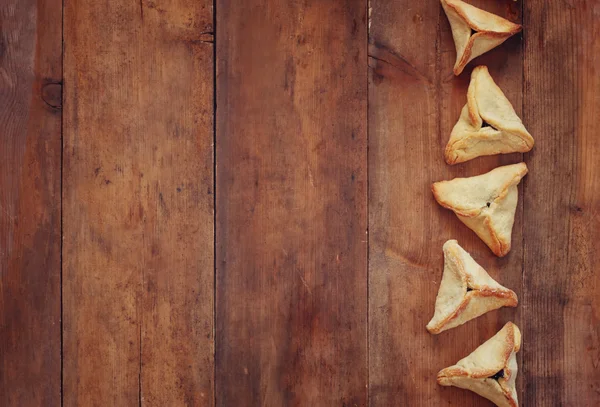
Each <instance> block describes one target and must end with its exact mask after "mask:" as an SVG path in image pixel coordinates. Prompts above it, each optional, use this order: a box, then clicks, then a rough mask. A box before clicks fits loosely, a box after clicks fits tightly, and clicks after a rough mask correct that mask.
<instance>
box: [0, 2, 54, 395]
mask: <svg viewBox="0 0 600 407" xmlns="http://www.w3.org/2000/svg"><path fill="white" fill-rule="evenodd" d="M61 14H62V10H61V2H60V1H55V0H40V1H31V0H7V1H3V2H0V360H1V362H0V405H2V406H59V405H60V154H61V151H60V149H61V142H60V138H61V135H60V132H61V130H60V129H61V112H60V109H61V101H60V99H61V81H62V69H61V67H62V63H61V60H62V58H61V54H62V50H61Z"/></svg>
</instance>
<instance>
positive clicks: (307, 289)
mask: <svg viewBox="0 0 600 407" xmlns="http://www.w3.org/2000/svg"><path fill="white" fill-rule="evenodd" d="M296 273H297V274H298V277H300V281H302V284H304V287H306V291H308V293H309V294H310V295H312V291H311V290H310V287H309V286H308V284H307V283H306V280H305V279H304V277H303V276H302V273H301V272H300V270H298V269H296Z"/></svg>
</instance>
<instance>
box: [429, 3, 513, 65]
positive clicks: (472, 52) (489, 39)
mask: <svg viewBox="0 0 600 407" xmlns="http://www.w3.org/2000/svg"><path fill="white" fill-rule="evenodd" d="M440 1H441V3H442V7H443V8H444V11H445V12H446V16H448V21H450V27H451V28H452V37H453V38H454V45H455V46H456V63H455V64H454V74H455V75H460V73H461V72H462V71H463V69H464V68H465V65H467V64H468V63H469V62H470V61H471V60H472V59H474V58H476V57H478V56H479V55H481V54H484V53H486V52H488V51H489V50H491V49H492V48H495V47H497V46H498V45H500V44H502V43H503V42H504V41H506V40H507V39H508V38H509V37H511V36H513V35H514V34H516V33H518V32H519V31H521V28H522V27H521V26H520V25H519V24H515V23H512V22H510V21H508V20H506V19H504V18H502V17H500V16H497V15H495V14H492V13H489V12H487V11H484V10H481V9H479V8H477V7H474V6H472V5H470V4H467V3H465V2H463V1H460V0H440Z"/></svg>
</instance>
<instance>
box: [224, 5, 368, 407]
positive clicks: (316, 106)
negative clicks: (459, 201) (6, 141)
mask: <svg viewBox="0 0 600 407" xmlns="http://www.w3.org/2000/svg"><path fill="white" fill-rule="evenodd" d="M366 13H367V7H366V2H365V1H364V0H348V1H344V2H336V1H307V2H289V1H284V0H275V1H267V0H262V1H256V2H248V1H242V0H219V1H217V17H218V22H217V78H218V79H217V143H216V148H217V159H216V161H217V189H216V191H217V205H216V207H217V209H216V215H217V218H216V219H217V220H216V230H217V235H216V239H217V247H216V256H217V297H216V301H217V307H216V312H217V318H216V324H217V331H216V356H215V357H216V364H217V366H216V394H217V402H216V404H217V405H219V406H256V405H266V406H309V405H323V406H325V405H338V406H341V405H346V406H355V405H356V406H362V405H365V404H366V401H367V389H366V385H367V343H366V317H367V313H366V311H367V298H366V295H367V289H366V283H367V271H366V268H367V264H366V255H367V236H366V227H367V218H366V216H367V195H366V192H367V191H366V181H367V169H366V158H367V157H366V110H367V109H366V108H367V104H366V102H367V100H366V99H367V95H366V87H367V82H366V74H367V72H366V51H367V50H366V41H365V38H366V24H367V22H366V20H367V15H366Z"/></svg>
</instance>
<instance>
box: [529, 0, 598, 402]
mask: <svg viewBox="0 0 600 407" xmlns="http://www.w3.org/2000/svg"><path fill="white" fill-rule="evenodd" d="M525 26H526V27H527V28H528V31H527V32H526V34H525V39H526V41H525V49H524V58H525V70H524V78H525V83H524V85H525V86H524V102H525V103H524V107H525V108H524V120H525V123H526V124H528V125H529V129H530V131H531V132H532V133H533V135H534V137H537V146H536V148H535V149H534V150H532V152H531V153H529V154H528V156H529V157H527V161H528V163H529V167H530V171H531V174H530V176H529V178H528V179H527V180H526V181H525V185H524V186H525V203H524V218H525V222H526V223H525V228H524V243H525V246H524V247H525V256H524V257H525V263H524V271H525V273H524V275H525V281H524V285H523V289H524V293H523V294H524V303H525V304H524V305H525V307H526V308H525V309H524V320H525V326H524V328H525V329H524V338H525V346H524V349H523V364H524V373H525V386H526V387H525V400H524V405H527V406H540V407H546V406H590V407H591V406H598V405H600V293H599V290H600V270H599V269H598V263H599V262H600V177H599V176H598V173H599V172H600V158H599V155H600V137H599V134H598V125H597V116H598V114H599V113H600V96H599V95H600V71H599V70H598V66H599V65H600V1H597V0H582V1H563V2H548V1H542V0H528V1H526V2H525Z"/></svg>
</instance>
